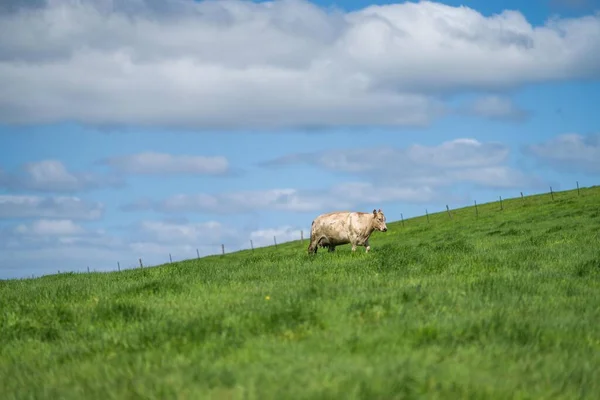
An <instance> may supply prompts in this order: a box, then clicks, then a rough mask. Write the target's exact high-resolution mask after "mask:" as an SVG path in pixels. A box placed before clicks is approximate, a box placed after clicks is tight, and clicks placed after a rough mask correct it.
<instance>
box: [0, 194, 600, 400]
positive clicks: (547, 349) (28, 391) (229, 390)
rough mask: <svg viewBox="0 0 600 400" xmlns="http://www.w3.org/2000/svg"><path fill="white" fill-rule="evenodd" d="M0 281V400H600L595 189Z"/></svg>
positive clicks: (599, 223) (599, 226) (598, 197)
mask: <svg viewBox="0 0 600 400" xmlns="http://www.w3.org/2000/svg"><path fill="white" fill-rule="evenodd" d="M477 211H478V214H479V215H478V216H477V215H476V212H475V208H474V207H467V208H463V209H459V210H453V211H452V219H450V217H449V216H448V214H447V213H446V212H445V211H444V212H442V213H437V214H430V215H429V222H428V221H427V218H426V217H419V218H414V219H410V220H406V221H404V225H403V224H402V223H400V222H395V223H389V224H388V228H389V231H388V232H387V233H380V232H376V233H374V234H373V236H372V239H371V247H372V250H371V253H369V254H365V253H364V248H359V250H358V251H357V252H356V254H352V253H351V252H350V246H343V247H339V248H338V249H337V250H336V252H335V253H333V254H330V253H327V252H326V251H324V250H322V249H321V250H320V251H319V253H318V254H317V256H316V257H310V256H308V255H307V254H306V248H307V246H308V242H307V241H306V240H305V241H304V243H300V241H296V242H290V243H286V244H280V245H278V246H277V248H275V247H274V246H272V247H268V248H261V249H256V250H254V251H251V250H248V251H242V252H238V253H233V254H227V255H225V256H212V257H206V258H203V259H200V260H190V261H185V262H179V263H174V264H171V265H166V266H161V267H154V268H144V269H136V270H126V271H121V272H114V273H91V274H60V275H54V276H47V277H42V278H38V279H34V280H14V281H2V282H0V306H1V311H0V393H2V399H4V400H9V399H25V398H27V399H33V398H48V399H59V398H60V399H77V400H80V399H86V400H88V399H89V400H91V399H102V400H105V399H126V398H127V399H135V398H144V399H241V398H244V399H261V400H264V399H278V400H281V399H287V398H295V399H299V398H301V399H331V398H340V399H400V398H407V399H408V398H423V397H426V398H431V399H450V398H461V399H462V398H470V399H486V400H487V399H525V398H529V399H533V398H535V399H541V398H545V399H550V398H551V399H575V398H589V399H597V398H600V379H599V377H600V238H599V234H600V233H599V232H600V187H593V188H587V189H582V190H581V194H580V195H578V194H577V191H568V192H560V193H555V194H554V200H552V199H551V198H550V194H544V195H539V196H532V197H526V198H525V199H523V200H522V199H521V198H517V199H511V200H504V201H503V210H501V209H500V204H499V203H490V204H486V205H480V206H478V209H477Z"/></svg>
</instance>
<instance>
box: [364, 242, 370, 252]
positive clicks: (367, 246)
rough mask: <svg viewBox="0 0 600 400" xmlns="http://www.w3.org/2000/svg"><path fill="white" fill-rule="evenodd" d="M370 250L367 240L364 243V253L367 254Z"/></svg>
mask: <svg viewBox="0 0 600 400" xmlns="http://www.w3.org/2000/svg"><path fill="white" fill-rule="evenodd" d="M369 250H371V246H370V245H369V239H367V241H366V242H365V253H368V252H369Z"/></svg>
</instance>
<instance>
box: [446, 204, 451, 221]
mask: <svg viewBox="0 0 600 400" xmlns="http://www.w3.org/2000/svg"><path fill="white" fill-rule="evenodd" d="M446 211H448V216H449V217H450V219H452V214H450V208H449V207H448V204H446Z"/></svg>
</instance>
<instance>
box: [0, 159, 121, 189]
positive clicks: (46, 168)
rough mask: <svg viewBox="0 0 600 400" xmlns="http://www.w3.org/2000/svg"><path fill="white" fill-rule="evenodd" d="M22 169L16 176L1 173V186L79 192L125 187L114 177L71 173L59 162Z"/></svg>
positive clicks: (28, 166)
mask: <svg viewBox="0 0 600 400" xmlns="http://www.w3.org/2000/svg"><path fill="white" fill-rule="evenodd" d="M21 169H22V171H20V172H19V173H15V174H7V173H4V174H2V173H1V171H0V186H4V187H6V188H8V189H11V190H21V189H25V190H35V191H40V192H77V191H84V190H91V189H98V188H101V187H121V186H122V185H123V182H122V180H121V179H119V178H118V177H116V176H114V175H106V176H102V175H98V174H93V173H75V172H70V171H69V170H68V169H67V168H66V166H65V165H64V164H63V163H62V162H61V161H59V160H42V161H37V162H30V163H26V164H24V165H23V166H22V168H21Z"/></svg>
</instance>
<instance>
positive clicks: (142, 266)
mask: <svg viewBox="0 0 600 400" xmlns="http://www.w3.org/2000/svg"><path fill="white" fill-rule="evenodd" d="M140 268H144V264H142V259H141V258H140Z"/></svg>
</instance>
